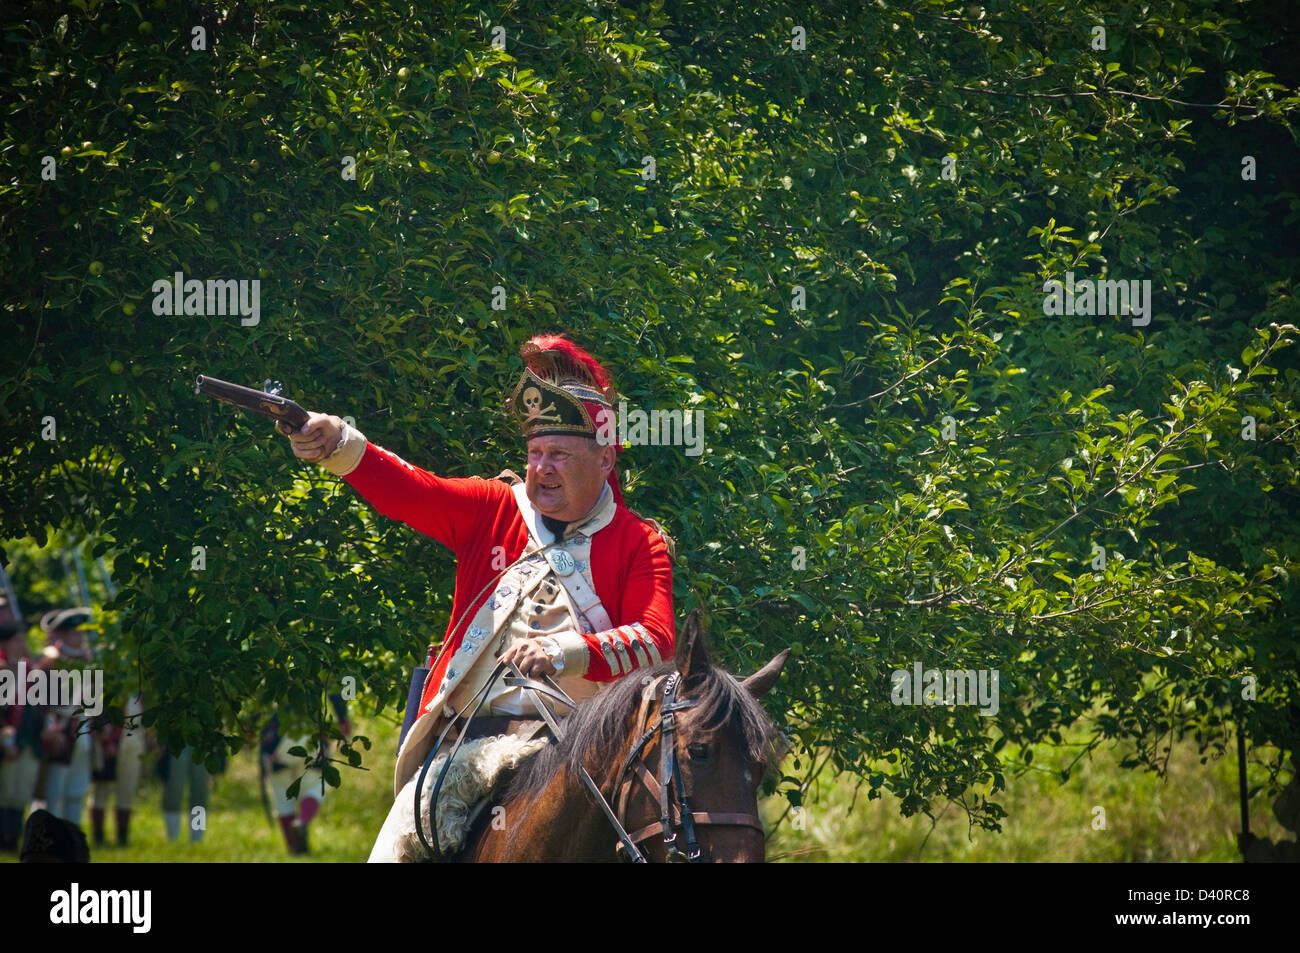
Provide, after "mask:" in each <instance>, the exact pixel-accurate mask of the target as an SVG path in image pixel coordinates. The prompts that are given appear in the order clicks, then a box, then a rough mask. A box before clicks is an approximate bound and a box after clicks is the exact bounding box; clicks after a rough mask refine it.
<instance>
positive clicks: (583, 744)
mask: <svg viewBox="0 0 1300 953" xmlns="http://www.w3.org/2000/svg"><path fill="white" fill-rule="evenodd" d="M674 670H675V663H674V662H671V661H670V662H661V663H660V664H659V665H656V666H655V667H654V668H652V669H650V670H649V671H648V672H647V673H642V674H641V677H640V678H638V677H637V676H636V675H629V676H627V677H626V678H622V679H619V680H618V681H617V682H615V683H614V684H613V685H612V686H611V687H610V688H608V689H606V690H605V691H604V692H602V693H600V694H599V695H597V696H596V697H595V698H593V699H592V700H591V701H589V702H587V703H586V704H584V705H581V706H580V707H579V708H578V710H577V711H575V712H574V713H573V714H571V715H570V716H569V717H568V718H566V719H565V720H564V721H563V722H562V725H563V727H564V740H563V741H561V742H558V743H554V744H550V745H547V746H546V747H545V748H543V749H542V750H541V751H539V752H538V753H537V754H535V755H533V756H532V757H530V758H529V759H528V760H527V761H526V762H525V763H524V764H523V765H522V766H521V768H520V770H519V773H518V774H517V775H516V776H515V779H514V781H513V782H512V783H511V785H510V789H509V791H508V792H507V794H506V797H505V798H504V800H506V801H513V800H515V799H516V798H526V797H534V796H537V795H539V794H540V793H541V792H542V790H543V789H544V788H546V787H547V786H548V785H549V784H551V783H552V782H553V781H554V780H555V777H556V775H557V774H559V773H560V772H561V771H564V770H567V772H568V776H569V777H570V778H576V777H577V776H578V774H579V771H580V769H581V768H582V767H583V766H584V764H585V763H587V762H588V759H591V758H594V759H596V760H597V761H598V762H600V763H602V764H604V765H608V777H602V775H604V774H606V771H600V772H593V775H594V776H595V780H596V781H597V783H599V784H604V783H608V781H609V780H611V779H612V776H613V773H614V772H616V771H617V770H618V769H619V768H620V767H622V759H623V758H624V757H625V756H626V755H625V751H624V749H625V748H626V747H627V743H628V742H629V741H630V740H632V739H629V738H628V737H627V720H628V717H629V716H630V715H631V714H632V712H633V711H634V710H636V709H637V708H639V707H640V705H641V692H642V690H643V689H644V688H645V686H646V685H647V684H649V683H650V682H651V681H652V680H653V679H655V678H657V677H658V676H660V675H667V674H668V673H670V672H672V671H674ZM678 697H679V698H682V697H689V698H690V699H692V700H693V701H694V702H695V705H694V706H693V707H692V708H690V709H688V710H687V711H686V712H685V713H684V714H682V715H680V716H679V718H682V719H683V720H685V719H689V721H690V723H691V724H692V725H693V726H698V728H699V729H700V730H702V731H710V730H714V729H717V728H721V727H724V726H728V725H730V726H731V727H734V728H735V729H736V730H737V732H738V733H739V734H740V737H741V739H742V744H743V745H744V746H745V753H746V754H747V755H748V756H749V758H750V760H751V761H755V762H757V763H759V764H762V765H764V766H765V767H767V766H770V765H771V763H772V762H773V761H774V755H775V754H776V753H777V750H778V745H779V743H780V735H779V733H778V732H777V730H776V727H775V725H773V724H772V720H771V719H770V718H769V717H768V715H767V712H765V711H764V710H763V706H762V705H760V704H759V702H758V699H756V698H755V697H754V696H753V695H751V694H750V693H749V690H748V689H746V688H745V686H744V685H742V684H741V683H740V682H739V681H737V680H736V678H735V677H734V676H732V675H731V673H729V672H727V671H724V670H723V669H720V668H717V667H715V666H712V665H710V666H707V667H706V668H705V669H704V671H703V672H701V673H699V674H695V673H692V675H691V677H690V678H689V679H688V680H687V682H686V684H685V685H683V686H682V688H681V689H679V691H678ZM656 707H657V706H656ZM616 761H617V762H618V763H617V764H615V762H616Z"/></svg>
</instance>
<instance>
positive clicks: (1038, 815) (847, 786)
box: [4, 717, 1286, 863]
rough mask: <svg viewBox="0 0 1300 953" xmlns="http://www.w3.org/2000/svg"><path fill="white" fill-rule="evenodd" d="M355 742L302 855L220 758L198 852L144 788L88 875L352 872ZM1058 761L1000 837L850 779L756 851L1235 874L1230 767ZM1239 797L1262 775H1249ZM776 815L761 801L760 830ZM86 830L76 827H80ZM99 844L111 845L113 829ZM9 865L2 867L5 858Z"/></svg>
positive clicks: (822, 793)
mask: <svg viewBox="0 0 1300 953" xmlns="http://www.w3.org/2000/svg"><path fill="white" fill-rule="evenodd" d="M354 725H355V727H354V729H353V730H354V731H355V732H356V733H357V734H363V735H366V736H367V737H369V738H370V740H371V742H372V748H371V750H370V752H369V753H368V755H367V756H366V759H365V763H366V767H367V768H368V769H369V770H366V771H359V770H356V769H350V768H347V767H341V768H340V771H341V772H342V776H343V786H342V787H341V788H338V789H331V790H329V792H328V794H327V795H326V797H325V800H324V802H323V804H322V807H321V811H320V813H319V814H318V815H317V817H316V820H315V821H314V822H313V823H312V826H311V846H312V854H311V856H310V857H307V858H298V857H290V856H289V855H288V852H287V851H286V849H285V845H284V839H283V837H282V836H281V834H280V830H279V826H278V824H277V825H274V826H273V825H272V824H268V823H267V820H266V818H265V816H264V815H263V812H262V805H261V799H260V797H259V794H258V781H257V761H256V758H255V755H254V753H252V752H241V753H240V754H239V755H237V756H235V757H233V758H231V760H230V766H229V768H228V770H227V771H226V773H225V774H224V775H222V776H220V777H218V778H215V779H214V780H213V784H212V790H211V794H210V797H209V808H208V818H207V820H208V825H207V831H206V833H205V835H204V839H203V841H202V842H201V843H199V844H189V843H188V842H186V841H185V836H186V834H185V832H184V831H183V832H182V839H181V840H180V841H178V842H176V843H171V842H169V841H168V840H167V839H166V837H165V835H164V833H163V820H162V809H161V802H162V786H161V784H160V782H158V781H157V780H156V779H155V778H154V777H152V776H149V777H148V778H146V780H145V782H144V783H143V784H142V785H141V787H140V791H139V793H138V794H137V797H136V801H135V814H134V816H133V818H132V824H131V845H130V846H129V847H127V848H125V849H119V848H116V847H112V846H107V847H102V848H93V847H92V849H91V858H92V860H94V861H95V862H97V863H114V862H138V863H204V862H212V861H220V862H237V863H298V862H315V863H322V862H324V863H339V862H358V861H363V860H365V859H366V857H367V856H368V855H369V853H370V847H371V844H372V843H373V841H374V836H375V834H376V832H378V830H379V828H380V825H381V824H382V823H383V820H384V817H385V816H386V814H387V812H388V808H389V806H390V805H391V803H392V783H393V764H394V761H395V755H396V751H395V748H396V742H397V725H396V724H395V723H393V722H392V721H391V720H389V719H386V718H382V717H381V718H367V717H358V718H356V719H355V720H354ZM1071 758H1072V754H1071V752H1069V751H1065V750H1055V749H1052V748H1050V747H1042V748H1038V749H1035V758H1034V770H1033V771H1031V772H1029V773H1028V774H1026V775H1024V776H1021V777H1012V776H1008V779H1007V784H1008V789H1007V790H1006V791H1005V792H1003V794H1002V795H1001V796H1000V797H999V798H996V800H998V801H999V803H1001V804H1002V806H1003V807H1004V808H1005V809H1006V811H1007V813H1008V814H1009V815H1010V816H1009V817H1007V818H1006V819H1004V820H1003V822H1002V824H1003V830H1002V833H1000V834H992V833H989V832H986V831H981V830H978V829H976V830H970V829H969V827H968V824H967V821H966V816H965V812H964V811H963V810H962V808H961V807H960V805H956V804H948V805H936V807H935V814H936V818H935V820H934V821H933V822H932V821H931V819H930V818H928V817H925V816H923V815H917V816H914V817H911V818H905V817H902V816H901V815H900V814H899V810H898V801H897V799H895V798H893V797H891V796H890V795H888V794H886V795H885V796H884V797H883V798H881V799H879V800H874V801H869V800H867V797H866V788H865V786H864V787H863V789H862V791H861V792H860V793H859V794H858V796H857V797H856V799H855V797H854V788H855V785H856V779H855V778H845V777H841V778H838V779H837V778H829V777H828V778H824V779H820V780H819V781H818V782H817V783H816V784H815V785H814V787H813V789H812V790H811V791H810V792H809V795H808V797H807V798H806V800H805V804H806V807H805V813H804V815H803V818H802V822H803V828H804V829H803V830H801V831H800V830H794V829H793V826H792V824H791V818H789V817H787V818H786V819H785V820H784V821H783V822H782V824H781V825H780V828H779V829H778V830H777V831H776V833H774V834H773V835H772V837H771V839H770V840H769V842H768V858H769V860H773V861H783V862H821V861H841V862H843V861H1229V862H1232V861H1237V860H1239V859H1240V858H1239V855H1238V854H1237V849H1236V840H1235V838H1236V831H1237V829H1238V827H1239V824H1240V820H1239V813H1238V800H1237V798H1238V794H1237V781H1236V777H1237V775H1236V771H1237V767H1236V757H1235V755H1229V756H1227V757H1224V758H1220V759H1217V760H1211V761H1210V762H1209V763H1208V764H1204V765H1202V764H1201V763H1200V761H1199V758H1198V756H1197V754H1196V751H1195V748H1194V747H1193V746H1192V745H1191V744H1190V743H1180V744H1175V745H1174V747H1173V751H1172V753H1171V756H1170V762H1169V771H1168V778H1167V779H1161V778H1159V777H1157V776H1155V775H1153V774H1149V773H1144V772H1138V771H1132V770H1125V769H1121V768H1120V767H1119V761H1120V753H1119V752H1118V751H1116V750H1111V751H1102V752H1098V753H1097V754H1096V755H1094V757H1093V758H1092V759H1091V760H1089V761H1083V762H1080V764H1079V765H1077V766H1076V768H1075V772H1074V774H1073V776H1072V777H1071V780H1070V781H1069V782H1068V783H1067V784H1065V785H1060V784H1059V783H1058V781H1057V778H1058V777H1059V774H1058V772H1059V770H1060V768H1061V767H1063V766H1064V765H1065V764H1066V763H1068V762H1069V761H1070V760H1071ZM1251 767H1252V769H1251V772H1250V782H1251V784H1257V783H1260V782H1262V781H1263V779H1264V772H1263V769H1262V768H1260V767H1259V766H1256V765H1252V766H1251ZM1098 806H1100V807H1103V808H1104V809H1105V812H1106V829H1105V830H1094V829H1093V819H1094V816H1095V815H1094V813H1093V808H1094V807H1098ZM784 807H785V801H784V799H783V798H770V799H768V800H766V801H765V802H764V804H763V814H764V816H765V818H766V819H767V821H768V825H769V829H770V827H771V824H772V823H773V822H775V820H776V819H777V818H778V817H779V816H780V815H781V813H782V811H783V810H784ZM84 823H85V825H86V826H87V827H88V826H89V818H88V816H87V817H86V818H85V820H84ZM1251 829H1252V830H1253V831H1254V832H1255V833H1257V834H1260V835H1262V836H1267V837H1271V838H1273V839H1274V840H1277V839H1279V838H1280V837H1283V836H1286V832H1285V831H1283V830H1282V828H1281V826H1280V825H1279V824H1278V823H1277V821H1276V820H1275V819H1274V818H1273V816H1272V812H1271V811H1270V810H1269V809H1268V805H1267V803H1266V802H1265V801H1264V800H1263V798H1256V799H1255V801H1254V802H1253V803H1252V805H1251ZM108 836H109V838H110V840H112V839H113V837H114V830H113V822H112V818H111V817H110V818H109V822H108ZM4 859H5V860H6V861H11V860H12V859H13V855H5V858H4Z"/></svg>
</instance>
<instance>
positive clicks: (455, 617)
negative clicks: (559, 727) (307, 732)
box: [281, 336, 675, 861]
mask: <svg viewBox="0 0 1300 953" xmlns="http://www.w3.org/2000/svg"><path fill="white" fill-rule="evenodd" d="M520 355H521V356H522V357H523V358H524V361H525V364H526V365H527V366H526V368H525V370H524V373H523V375H522V377H521V378H520V380H519V383H518V385H517V386H516V387H515V389H514V391H513V393H512V394H511V395H510V397H509V399H508V400H507V410H508V411H509V413H510V414H511V415H512V416H513V417H514V419H515V421H516V422H517V423H518V425H519V428H520V431H521V433H522V435H523V437H524V438H525V440H526V441H527V444H528V467H527V478H526V479H525V480H522V481H520V480H519V478H518V477H517V476H515V475H514V474H513V473H510V472H509V471H507V472H506V474H502V476H509V477H511V478H513V480H514V481H516V482H515V484H514V485H513V486H508V485H507V484H506V483H504V482H502V481H501V480H499V479H497V480H485V479H482V478H480V477H471V478H467V479H449V478H444V477H438V476H435V475H434V474H432V473H429V472H427V471H425V470H421V469H419V468H418V467H415V466H412V465H411V464H409V463H407V462H406V461H405V460H403V459H401V458H400V457H398V456H397V455H396V454H394V453H391V452H390V451H388V450H384V449H383V448H381V447H378V446H375V445H374V444H371V443H368V442H367V441H366V439H365V437H364V436H363V435H362V434H360V433H359V432H358V431H357V430H356V428H355V427H352V426H349V425H347V424H345V423H344V422H343V421H342V420H341V419H339V418H338V417H331V416H326V415H324V414H317V413H312V414H311V415H310V419H309V420H308V422H307V423H306V424H305V425H304V426H303V427H302V429H301V431H299V432H297V433H288V434H286V435H287V436H289V439H290V442H291V443H292V445H293V451H294V453H295V455H296V456H298V457H299V458H301V459H303V460H310V461H314V462H317V463H319V464H320V465H321V466H322V467H324V468H325V469H327V470H329V471H330V472H332V473H335V474H337V475H339V476H341V477H342V478H343V479H344V480H346V481H347V482H348V483H349V484H350V485H351V486H352V487H353V488H354V489H355V490H357V492H358V493H360V494H361V495H362V496H363V497H364V498H365V499H366V500H367V501H368V502H369V503H371V504H372V505H373V506H374V507H375V509H377V510H378V511H379V512H380V513H382V514H384V515H385V516H388V517H390V518H392V519H398V520H401V521H403V522H405V523H407V524H408V525H410V526H411V527H412V528H413V529H416V530H418V531H419V532H422V533H425V534H426V535H429V536H432V537H434V538H435V539H437V540H439V541H440V542H442V543H443V544H444V545H446V546H448V547H449V548H450V549H451V550H452V551H453V552H455V553H456V555H457V570H456V590H455V598H454V601H453V605H452V618H451V622H450V624H449V626H448V629H447V636H446V639H445V640H444V642H443V645H442V650H441V651H440V652H439V653H438V655H437V658H436V659H430V663H429V664H430V672H429V675H428V678H427V679H426V680H425V683H424V689H423V693H422V695H421V698H420V703H419V712H418V714H417V717H416V720H415V723H414V724H413V725H412V727H411V729H410V731H409V732H408V734H407V735H406V738H405V739H404V741H403V743H402V746H401V749H400V751H399V752H398V759H397V771H396V777H395V784H394V792H395V794H397V799H396V800H395V802H394V806H393V809H392V811H390V814H389V818H388V820H387V821H386V822H385V824H384V828H383V830H382V831H381V832H380V835H379V838H378V839H377V840H376V842H375V847H374V851H373V852H372V853H371V857H370V859H371V860H373V861H394V860H406V859H416V858H415V857H414V856H413V855H412V853H411V852H410V850H409V845H410V844H411V840H412V838H411V836H410V831H409V828H410V826H411V825H412V823H413V821H414V812H413V800H414V792H413V789H412V788H411V787H410V785H412V784H413V783H414V777H415V775H416V774H417V772H418V771H419V770H420V767H421V765H422V764H423V763H424V761H425V758H426V756H427V755H428V754H429V753H430V749H431V748H432V746H433V745H434V744H435V742H436V739H437V738H438V737H439V735H440V734H441V733H442V732H443V730H444V728H446V727H447V725H448V722H449V721H451V720H453V719H456V718H457V717H458V713H461V712H464V713H465V714H468V712H466V711H465V709H466V708H467V707H468V706H470V704H471V702H475V700H476V698H477V696H478V695H479V693H480V691H481V690H482V689H484V688H485V686H486V684H487V682H488V680H489V678H490V677H491V675H492V673H493V671H494V669H495V668H496V666H497V663H498V662H501V661H504V662H507V663H514V664H515V665H517V666H518V667H519V669H520V671H521V672H522V673H523V674H524V675H525V676H529V677H534V678H536V677H539V676H552V675H553V676H555V677H556V680H557V683H558V685H559V686H560V687H561V688H562V689H563V690H564V691H565V692H566V693H567V694H568V695H569V696H570V697H571V698H573V699H575V700H576V701H577V702H579V703H581V702H583V701H585V700H587V699H589V698H591V697H592V696H594V695H595V694H596V693H597V692H598V691H599V690H600V688H601V684H602V683H608V682H611V681H613V680H615V679H618V678H621V677H623V676H626V675H628V674H629V673H631V672H633V671H636V670H637V669H641V668H648V667H651V666H654V665H656V664H657V663H659V662H660V661H663V660H667V659H671V658H672V657H673V648H674V636H675V632H674V622H673V604H672V563H671V560H670V555H669V550H668V545H667V543H666V542H665V538H664V537H663V536H662V535H661V533H660V532H659V530H658V527H657V526H656V525H654V524H653V523H652V522H651V521H648V520H643V519H641V518H640V517H638V516H637V515H636V514H634V513H633V512H632V511H630V510H629V509H628V508H627V507H626V506H625V505H624V502H623V496H622V493H621V491H620V489H619V482H618V476H617V472H616V468H615V467H616V462H617V453H618V451H619V450H620V449H621V448H619V447H617V446H613V445H606V444H605V443H604V442H603V441H602V440H600V439H598V436H599V435H602V434H607V433H609V432H611V431H612V429H613V428H612V427H611V426H609V424H610V422H611V421H612V415H613V413H614V407H615V406H616V405H617V395H616V392H615V390H614V387H613V383H612V381H611V380H610V376H609V373H608V372H607V371H606V370H605V368H604V367H602V366H601V365H600V364H599V362H597V361H596V360H595V358H593V357H592V356H591V355H590V354H588V353H587V352H586V351H584V350H583V349H582V348H580V347H578V346H577V345H575V344H574V343H573V342H571V341H569V340H567V339H565V338H563V337H554V336H544V337H535V338H533V339H532V340H530V341H528V342H527V343H526V344H525V345H524V346H523V347H522V348H521V349H520ZM281 426H282V425H281ZM281 432H282V433H284V432H285V431H284V430H283V429H282V430H281ZM533 706H534V702H533V700H532V698H531V697H528V696H526V695H525V692H524V690H523V689H522V688H520V687H519V686H517V685H513V686H512V685H507V684H505V682H504V680H500V679H499V680H497V681H496V682H495V683H493V685H492V687H491V689H490V690H488V692H487V697H486V700H485V701H484V703H483V706H482V708H481V709H480V712H481V716H482V715H486V716H487V717H486V718H483V717H480V718H476V719H475V724H476V725H478V723H479V721H480V720H481V721H483V723H484V724H483V726H479V727H478V728H477V730H476V729H475V728H474V727H471V729H470V730H471V733H472V734H473V736H474V737H476V738H479V737H480V736H481V735H482V733H483V731H484V730H485V727H486V729H490V730H492V732H493V734H495V735H511V734H516V733H519V732H520V730H521V728H522V726H523V724H524V723H525V722H527V723H529V724H532V722H531V721H530V719H535V718H536V717H537V714H538V713H537V711H536V709H535V708H534V707H533ZM460 717H461V718H462V721H460V722H458V724H457V725H456V726H454V727H453V728H452V729H451V733H450V734H449V736H448V739H449V742H450V740H451V739H452V738H454V737H455V736H456V733H457V731H458V729H459V727H460V725H461V724H463V715H461V716H460ZM532 730H533V729H532V728H529V729H528V731H529V732H531V731H532ZM523 750H524V749H519V748H516V749H515V750H514V752H513V754H512V753H510V752H505V753H503V752H499V751H495V749H493V750H492V751H489V750H488V749H487V748H483V749H482V750H481V751H480V752H476V754H478V755H481V756H480V757H479V760H480V761H481V760H483V759H484V758H495V759H496V763H497V766H498V767H500V766H502V765H504V766H506V767H509V766H510V765H511V764H513V763H516V762H517V760H518V757H519V756H521V752H522V751H523ZM512 758H513V760H512ZM460 760H461V758H460V757H459V756H458V758H457V762H458V763H459V762H460ZM431 785H432V782H430V786H431ZM426 794H427V792H426ZM439 810H440V811H441V810H442V802H441V800H440V802H439ZM404 845H406V846H404Z"/></svg>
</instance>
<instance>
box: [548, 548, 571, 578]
mask: <svg viewBox="0 0 1300 953" xmlns="http://www.w3.org/2000/svg"><path fill="white" fill-rule="evenodd" d="M546 561H547V562H549V563H550V564H551V568H552V569H554V570H555V571H556V572H557V573H559V574H560V575H561V576H567V575H569V574H570V573H572V572H573V570H574V564H573V557H572V556H570V555H569V554H568V553H566V552H565V551H564V550H562V549H553V550H551V551H550V552H549V553H547V554H546Z"/></svg>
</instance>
